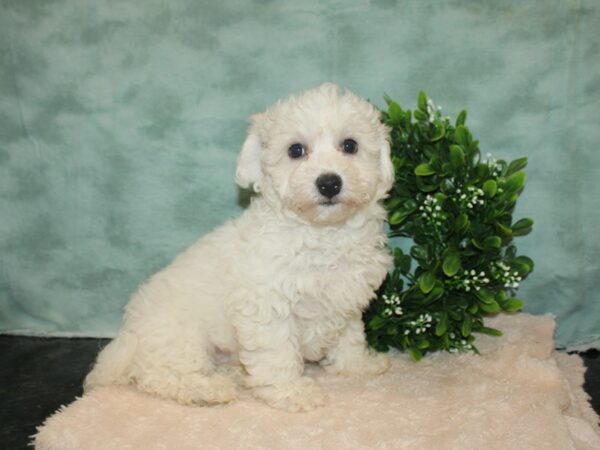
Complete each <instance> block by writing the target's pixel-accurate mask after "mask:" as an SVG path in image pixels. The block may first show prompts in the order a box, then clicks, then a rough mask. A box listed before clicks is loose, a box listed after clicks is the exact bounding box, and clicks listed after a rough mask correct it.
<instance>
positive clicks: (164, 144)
mask: <svg viewBox="0 0 600 450" xmlns="http://www.w3.org/2000/svg"><path fill="white" fill-rule="evenodd" d="M599 24H600V2H598V1H596V0H571V1H568V0H556V1H548V0H519V1H495V2H492V1H488V2H471V1H468V0H457V1H435V0H414V1H390V0H386V1H383V0H382V1H378V0H372V1H336V0H328V1H298V0H283V1H254V2H252V1H242V0H233V1H231V0H227V1H221V2H219V1H215V0H202V1H194V0H187V1H186V0H171V1H166V0H139V1H124V0H123V1H107V0H95V1H83V0H55V1H42V0H37V1H34V0H15V1H7V0H0V308H1V309H0V330H5V331H15V330H30V331H33V332H37V333H43V332H48V333H74V334H83V335H86V334H90V335H102V334H108V335H109V334H112V333H114V332H115V331H116V329H117V327H118V326H119V324H120V317H121V311H122V307H123V305H124V304H125V303H126V301H127V299H128V296H129V294H130V293H131V292H132V291H133V290H134V289H135V288H136V286H137V285H138V284H139V283H140V282H142V281H143V280H144V279H145V278H146V277H148V276H149V275H150V274H152V273H153V272H155V271H156V270H158V269H160V268H161V267H163V266H164V265H165V264H167V263H168V262H169V261H170V259H171V258H173V257H174V256H175V255H176V254H177V253H178V252H180V251H181V250H183V249H184V248H185V247H186V246H188V245H189V244H190V243H192V242H193V241H194V240H195V239H196V238H197V237H199V236H200V235H202V234H203V233H206V232H208V231H209V230H211V229H212V228H213V227H215V226H216V225H218V224H220V223H221V222H223V221H224V220H226V219H227V218H229V217H232V216H236V215H238V214H239V213H240V211H241V210H242V207H241V206H240V199H239V198H238V196H239V194H238V190H237V188H236V186H235V184H234V171H235V158H236V154H237V151H238V148H239V147H240V144H241V143H242V140H243V137H244V131H245V128H246V122H245V119H246V117H247V116H249V115H250V114H251V113H253V112H256V111H259V110H262V109H263V108H265V107H266V106H267V105H269V104H271V103H272V102H273V101H275V100H276V99H277V98H279V97H281V96H285V95H287V94H288V93H290V92H294V91H298V90H301V89H304V88H307V87H312V86H314V85H317V84H319V83H321V82H323V81H327V80H329V81H334V82H337V83H339V84H340V85H343V86H346V87H348V88H350V89H351V90H354V91H355V92H357V93H359V94H360V95H362V96H364V97H367V98H369V99H371V100H372V101H374V102H375V103H376V104H378V105H382V103H383V102H382V95H383V92H384V91H386V92H388V93H389V94H390V95H391V96H392V97H394V98H396V99H398V100H400V102H401V103H402V104H403V105H404V106H406V107H412V106H413V105H414V104H415V103H416V97H417V92H418V91H419V89H424V90H426V91H427V93H428V94H429V95H430V96H431V97H432V98H433V99H434V100H435V101H436V103H438V104H440V105H442V106H443V108H444V111H445V113H447V114H452V115H455V114H456V112H458V110H459V109H461V108H467V109H468V111H469V119H468V121H467V123H468V124H469V125H470V127H471V130H472V132H473V133H474V135H475V137H476V138H478V139H479V140H480V141H481V148H482V151H483V153H484V154H485V153H487V152H491V153H492V154H493V155H494V157H496V158H505V159H512V158H516V157H519V156H524V155H526V156H528V157H529V158H530V165H529V169H528V177H529V178H528V185H527V188H526V191H525V193H524V194H523V196H522V199H521V200H520V204H519V206H518V210H517V214H516V216H517V218H519V217H520V216H531V217H533V218H535V220H536V226H535V230H534V233H533V234H532V235H530V236H528V237H526V238H522V239H521V240H520V243H519V247H520V248H521V250H522V251H523V252H524V253H525V254H529V255H530V256H531V257H532V258H533V259H534V260H535V261H536V263H537V266H536V271H535V273H534V274H533V275H532V276H531V278H530V279H529V280H527V281H526V282H525V283H524V285H523V287H522V289H521V291H520V297H523V298H524V299H525V300H526V302H527V311H529V312H533V313H544V312H552V313H554V314H556V316H557V318H558V322H559V330H558V336H557V339H558V343H559V344H561V345H574V344H578V343H582V342H592V341H593V340H594V339H596V344H598V342H599V341H598V338H599V337H600V249H599V243H598V238H597V231H596V225H597V224H598V223H599V222H600V213H599V212H598V210H599V204H598V195H599V194H600V181H599V179H600V170H599V167H600V156H599V155H600V153H599V150H600V149H599V148H598V147H599V143H600V127H599V124H600V25H599Z"/></svg>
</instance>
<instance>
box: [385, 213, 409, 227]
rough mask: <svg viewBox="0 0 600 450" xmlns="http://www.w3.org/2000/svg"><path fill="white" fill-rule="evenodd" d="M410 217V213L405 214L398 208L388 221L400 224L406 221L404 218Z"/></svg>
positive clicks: (392, 223)
mask: <svg viewBox="0 0 600 450" xmlns="http://www.w3.org/2000/svg"><path fill="white" fill-rule="evenodd" d="M407 217H408V215H405V214H403V213H402V211H400V210H398V211H395V212H394V213H393V214H392V215H391V216H390V218H389V220H388V222H389V223H390V224H391V225H398V224H400V223H402V222H404V220H406V218H407Z"/></svg>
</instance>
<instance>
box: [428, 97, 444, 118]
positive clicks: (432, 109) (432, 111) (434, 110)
mask: <svg viewBox="0 0 600 450" xmlns="http://www.w3.org/2000/svg"><path fill="white" fill-rule="evenodd" d="M441 111H442V107H441V106H436V105H435V104H434V103H433V102H432V101H431V99H428V100H427V114H428V115H429V123H433V122H435V119H436V118H437V117H438V116H439V115H440V113H441Z"/></svg>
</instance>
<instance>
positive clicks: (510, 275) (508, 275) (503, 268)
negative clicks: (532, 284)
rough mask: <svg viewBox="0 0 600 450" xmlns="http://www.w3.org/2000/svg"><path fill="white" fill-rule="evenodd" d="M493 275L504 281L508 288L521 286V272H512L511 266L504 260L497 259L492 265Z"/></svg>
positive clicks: (496, 278)
mask: <svg viewBox="0 0 600 450" xmlns="http://www.w3.org/2000/svg"><path fill="white" fill-rule="evenodd" d="M492 276H493V277H494V279H495V280H497V281H500V282H501V283H503V284H504V287H505V288H506V289H517V288H518V287H519V281H521V280H522V279H523V278H522V277H521V276H520V275H519V272H517V271H513V272H511V268H510V266H508V265H506V264H505V263H503V262H502V261H496V262H495V263H494V265H493V266H492Z"/></svg>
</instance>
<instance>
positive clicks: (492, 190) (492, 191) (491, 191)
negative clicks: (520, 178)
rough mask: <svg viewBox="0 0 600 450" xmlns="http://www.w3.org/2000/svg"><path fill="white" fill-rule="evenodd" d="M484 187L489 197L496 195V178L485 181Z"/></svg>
mask: <svg viewBox="0 0 600 450" xmlns="http://www.w3.org/2000/svg"><path fill="white" fill-rule="evenodd" d="M482 189H483V192H484V193H485V196H486V197H487V198H492V197H493V196H494V195H496V191H497V190H498V185H497V184H496V182H495V181H494V180H487V181H486V182H485V183H483V187H482Z"/></svg>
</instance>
